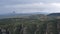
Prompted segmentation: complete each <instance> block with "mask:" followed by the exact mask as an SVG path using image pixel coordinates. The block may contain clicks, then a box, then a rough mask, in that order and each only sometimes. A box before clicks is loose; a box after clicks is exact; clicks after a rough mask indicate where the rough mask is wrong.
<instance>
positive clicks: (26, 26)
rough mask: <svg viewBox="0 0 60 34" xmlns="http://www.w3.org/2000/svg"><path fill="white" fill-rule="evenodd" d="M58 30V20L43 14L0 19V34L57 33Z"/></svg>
mask: <svg viewBox="0 0 60 34" xmlns="http://www.w3.org/2000/svg"><path fill="white" fill-rule="evenodd" d="M57 24H58V27H57ZM58 30H59V31H60V29H59V20H58V21H57V19H52V18H50V17H47V16H44V15H43V16H40V15H38V16H37V15H36V16H30V17H29V18H6V19H0V34H4V33H5V34H59V31H58Z"/></svg>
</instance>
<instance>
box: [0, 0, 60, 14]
mask: <svg viewBox="0 0 60 34" xmlns="http://www.w3.org/2000/svg"><path fill="white" fill-rule="evenodd" d="M13 11H15V12H16V13H31V12H49V13H52V12H60V0H0V14H4V13H12V12H13Z"/></svg>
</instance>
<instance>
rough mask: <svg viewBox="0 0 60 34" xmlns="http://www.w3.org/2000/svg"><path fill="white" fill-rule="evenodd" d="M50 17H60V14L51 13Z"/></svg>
mask: <svg viewBox="0 0 60 34" xmlns="http://www.w3.org/2000/svg"><path fill="white" fill-rule="evenodd" d="M48 16H60V13H51V14H49V15H48Z"/></svg>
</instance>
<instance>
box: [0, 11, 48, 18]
mask: <svg viewBox="0 0 60 34" xmlns="http://www.w3.org/2000/svg"><path fill="white" fill-rule="evenodd" d="M38 14H48V13H45V12H33V13H9V14H3V15H0V19H1V18H14V17H26V16H31V15H38Z"/></svg>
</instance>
